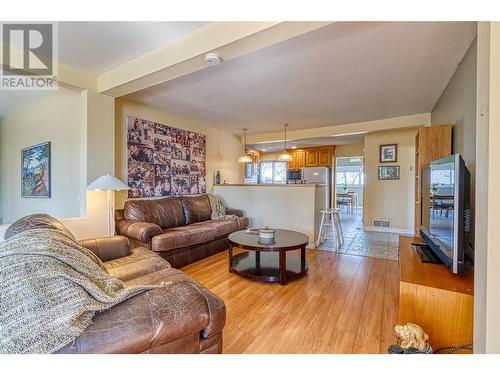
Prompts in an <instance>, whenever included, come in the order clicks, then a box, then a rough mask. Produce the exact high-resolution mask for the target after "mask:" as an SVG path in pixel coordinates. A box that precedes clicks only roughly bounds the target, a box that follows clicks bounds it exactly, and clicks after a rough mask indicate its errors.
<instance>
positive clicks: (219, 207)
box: [208, 194, 240, 222]
mask: <svg viewBox="0 0 500 375" xmlns="http://www.w3.org/2000/svg"><path fill="white" fill-rule="evenodd" d="M208 199H209V200H210V208H211V209H212V215H211V216H210V219H212V220H234V221H238V222H239V221H240V218H239V217H238V216H236V215H226V208H225V207H224V203H222V200H221V199H220V198H219V197H218V196H216V195H213V194H208Z"/></svg>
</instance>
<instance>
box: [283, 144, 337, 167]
mask: <svg viewBox="0 0 500 375" xmlns="http://www.w3.org/2000/svg"><path fill="white" fill-rule="evenodd" d="M334 151H335V146H322V147H308V148H302V149H299V150H288V152H289V153H290V155H292V160H291V161H289V162H288V169H301V168H304V167H333V156H334Z"/></svg>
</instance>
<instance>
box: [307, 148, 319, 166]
mask: <svg viewBox="0 0 500 375" xmlns="http://www.w3.org/2000/svg"><path fill="white" fill-rule="evenodd" d="M317 166H318V150H317V149H315V148H314V149H306V167H317Z"/></svg>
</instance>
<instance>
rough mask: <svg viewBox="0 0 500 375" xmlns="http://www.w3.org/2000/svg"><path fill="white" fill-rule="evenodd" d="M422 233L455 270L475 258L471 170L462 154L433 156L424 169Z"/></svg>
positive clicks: (454, 271) (465, 267)
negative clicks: (436, 157) (472, 240)
mask: <svg viewBox="0 0 500 375" xmlns="http://www.w3.org/2000/svg"><path fill="white" fill-rule="evenodd" d="M421 178H422V180H421V182H420V183H421V185H420V186H421V193H422V195H421V206H420V207H421V210H422V212H421V214H422V215H421V223H420V235H421V237H422V238H423V239H424V240H425V242H426V244H427V245H428V246H429V248H430V249H431V250H432V252H433V253H434V254H435V255H436V256H437V257H438V258H439V259H440V260H441V261H442V262H443V263H445V264H446V265H448V267H449V268H450V270H451V271H452V272H453V273H459V272H462V271H464V270H465V269H467V268H468V267H469V266H470V265H471V264H472V263H473V261H474V254H473V250H472V247H471V246H470V242H469V233H470V225H471V224H470V188H469V184H470V173H469V171H468V170H467V167H466V166H465V163H464V161H463V159H462V158H461V156H460V155H458V154H455V155H451V156H448V157H445V158H442V159H438V160H434V161H432V162H431V163H430V164H428V165H427V166H424V168H422V173H421Z"/></svg>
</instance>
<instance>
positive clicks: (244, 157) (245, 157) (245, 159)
mask: <svg viewBox="0 0 500 375" xmlns="http://www.w3.org/2000/svg"><path fill="white" fill-rule="evenodd" d="M247 130H248V129H247V128H243V132H244V137H245V149H244V153H243V155H242V156H240V157H239V158H238V161H239V162H240V163H251V162H252V158H251V157H250V156H249V155H248V154H247Z"/></svg>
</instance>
